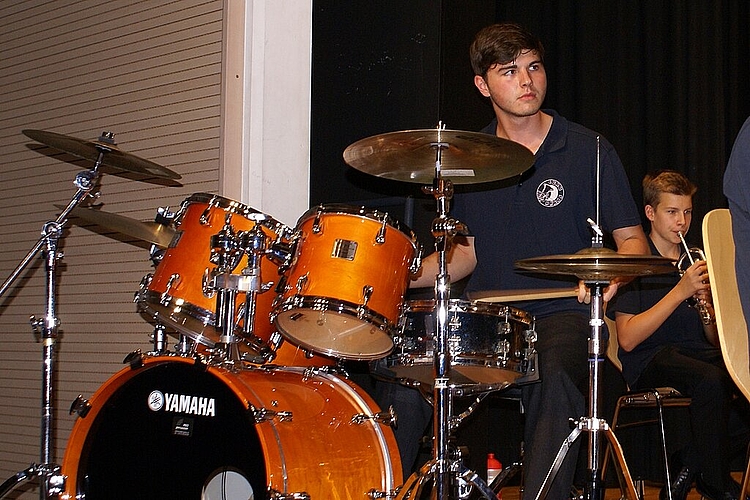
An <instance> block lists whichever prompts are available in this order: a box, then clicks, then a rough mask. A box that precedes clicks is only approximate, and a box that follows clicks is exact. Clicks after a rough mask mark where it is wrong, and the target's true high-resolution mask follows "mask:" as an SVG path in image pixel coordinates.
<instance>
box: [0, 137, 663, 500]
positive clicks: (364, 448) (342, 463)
mask: <svg viewBox="0 0 750 500" xmlns="http://www.w3.org/2000/svg"><path fill="white" fill-rule="evenodd" d="M23 132H24V134H25V135H27V136H28V137H30V138H32V139H34V140H35V141H38V142H41V143H42V144H45V145H47V146H50V147H53V148H56V149H60V150H62V151H65V152H68V153H71V154H73V155H76V156H78V157H81V158H84V159H88V160H91V161H93V162H94V166H93V167H92V168H91V169H89V170H88V171H85V172H82V173H79V174H78V175H77V176H76V180H75V185H76V187H77V188H78V190H77V192H76V193H75V195H74V196H73V198H72V199H71V201H70V202H69V203H68V205H66V206H65V207H60V208H61V209H62V211H61V212H60V214H59V216H58V217H57V218H56V219H55V220H54V221H51V222H48V223H46V224H45V226H44V229H43V231H42V237H41V238H40V240H39V241H38V242H37V243H36V244H35V245H34V247H33V248H32V250H31V251H30V252H29V253H28V254H27V256H26V257H25V258H24V259H23V261H22V262H21V263H20V264H19V266H18V267H17V268H16V270H15V271H14V272H13V273H12V274H11V276H10V277H9V278H8V280H7V281H6V282H5V283H4V284H3V285H2V288H0V296H2V294H3V293H4V292H5V291H6V290H7V289H8V287H9V286H10V285H11V284H12V282H13V281H14V280H15V279H16V278H17V277H18V275H19V274H20V273H21V272H22V271H23V269H24V268H25V267H26V266H27V265H28V263H29V262H30V261H31V259H32V258H34V257H35V256H36V255H37V254H38V253H39V252H40V251H41V252H42V253H43V256H44V258H45V262H46V281H47V287H46V289H47V296H46V299H47V300H46V302H47V308H46V312H45V317H44V318H43V319H40V320H36V321H33V322H32V325H33V327H34V328H35V329H36V330H37V331H38V332H39V333H40V334H41V338H42V339H43V342H42V343H43V371H44V373H43V394H42V410H43V411H42V413H43V415H42V430H41V431H42V445H41V447H42V450H41V460H40V463H39V464H32V465H31V466H30V467H29V468H28V469H26V470H24V471H21V472H19V473H18V474H16V475H15V476H14V477H11V478H9V479H8V480H7V481H6V482H5V483H3V484H2V485H0V498H2V497H3V496H5V495H6V494H7V493H8V492H9V491H10V490H11V489H13V488H14V487H15V486H16V485H17V484H19V483H20V482H22V481H25V480H30V479H39V481H40V485H41V486H40V495H41V498H74V497H75V498H101V497H104V498H111V497H113V496H116V497H124V496H125V495H128V496H130V495H132V496H135V497H143V496H148V497H154V498H175V497H179V498H183V497H191V498H192V497H196V496H198V495H199V494H200V495H201V498H204V499H213V498H250V499H252V498H273V499H289V500H291V499H299V500H302V499H313V500H314V499H319V498H326V499H327V498H372V499H374V498H396V499H404V500H408V499H417V498H424V495H425V494H428V493H427V492H428V491H429V495H430V498H436V499H441V500H442V499H448V498H461V499H464V498H473V496H472V495H479V496H480V497H482V498H487V499H494V498H496V495H497V493H496V491H495V489H497V485H496V484H495V485H493V484H490V485H488V484H487V483H486V482H485V481H483V480H482V478H480V477H479V475H478V474H477V473H475V472H473V471H471V470H469V469H468V468H467V467H466V466H465V465H464V464H463V463H462V460H461V456H460V455H461V453H460V452H458V450H456V449H455V448H456V447H455V445H454V444H453V440H452V431H453V430H454V429H455V428H456V427H457V426H458V425H459V424H460V420H461V419H460V418H456V416H455V415H453V398H454V397H456V396H463V395H467V394H477V393H478V394H480V395H486V394H489V393H491V392H494V391H497V390H499V389H504V388H507V387H508V386H510V385H514V384H516V385H521V384H524V383H531V382H534V381H535V380H536V379H538V373H537V366H536V352H535V350H534V342H535V341H536V334H535V332H534V319H533V317H531V316H530V315H529V314H527V313H526V312H524V311H522V310H519V309H515V308H513V307H509V306H506V305H503V304H501V303H500V302H502V299H499V298H498V297H505V298H506V300H507V301H512V300H519V299H517V297H528V296H529V295H534V294H535V293H536V292H534V291H518V293H517V294H516V295H513V293H510V294H509V293H507V292H502V293H501V292H484V293H482V294H478V296H475V297H472V299H473V300H457V299H451V298H450V288H451V283H450V276H449V274H448V259H447V254H448V251H449V250H450V247H451V245H452V244H453V239H454V237H456V236H457V235H460V234H466V233H467V228H466V227H465V226H464V225H463V224H462V223H461V222H460V221H458V220H455V219H453V218H451V217H450V216H449V204H450V200H451V198H452V194H453V184H454V183H455V184H473V183H483V182H488V181H495V180H500V179H506V178H510V177H513V176H516V175H519V174H521V173H522V172H524V171H525V170H526V169H527V168H529V167H530V166H531V165H532V163H533V155H532V154H531V153H530V152H529V151H528V150H526V149H525V148H524V147H522V146H520V145H518V144H516V143H513V142H511V141H506V140H502V139H499V138H496V137H493V136H489V135H486V134H480V133H473V132H463V131H452V130H446V129H445V128H444V127H442V126H438V127H437V128H436V129H427V130H410V131H403V132H393V133H387V134H382V135H378V136H373V137H370V138H367V139H364V140H361V141H358V142H355V143H354V144H352V145H350V146H349V147H348V148H346V150H345V152H344V159H345V161H346V162H347V163H348V164H349V165H350V166H352V167H353V168H355V169H358V170H361V171H363V172H365V173H367V174H370V175H374V176H378V177H383V178H387V179H392V180H397V181H402V182H409V183H417V184H422V190H423V191H424V192H425V193H426V194H431V195H432V196H433V197H434V199H435V201H436V206H437V210H436V217H435V219H434V220H433V222H432V226H431V232H432V235H433V236H434V239H435V250H436V251H435V254H436V255H437V262H438V271H437V274H436V276H435V287H434V293H435V296H434V299H432V300H418V301H409V300H405V295H406V291H407V288H408V285H409V280H410V277H411V276H412V275H413V274H414V273H416V272H417V271H419V270H420V268H421V264H422V262H421V258H422V256H421V250H420V247H419V245H418V242H417V239H416V237H415V235H414V233H413V232H412V231H411V230H410V229H409V228H408V227H406V226H405V225H404V224H402V223H400V222H399V221H398V220H396V219H395V218H394V217H392V216H391V215H389V214H388V213H385V212H381V211H378V210H372V209H368V208H365V207H353V206H348V205H340V204H329V205H320V206H317V207H313V208H311V209H310V210H308V211H307V212H306V213H305V214H303V215H302V216H301V217H300V218H299V220H298V222H297V225H296V226H295V227H294V228H290V227H287V226H285V225H284V224H282V223H280V222H278V221H276V220H275V219H273V218H272V217H270V216H269V215H267V214H264V213H262V212H259V211H257V210H255V209H253V208H251V207H249V206H246V205H244V204H242V203H239V202H236V201H234V200H230V199H227V198H223V197H221V196H218V195H212V194H206V193H197V194H194V195H192V196H190V197H188V198H187V199H186V200H185V201H184V202H183V203H182V204H181V206H180V207H179V209H178V210H177V211H176V212H174V213H172V212H170V211H169V210H168V209H159V210H158V212H157V216H156V218H155V221H153V222H141V221H137V220H133V219H130V218H127V217H123V216H120V215H117V214H112V213H107V212H104V211H101V210H96V209H94V208H91V207H85V206H84V205H83V202H84V201H86V200H87V199H88V198H89V197H92V193H91V191H92V190H93V189H94V187H95V186H96V184H97V181H98V178H99V176H100V167H101V166H103V165H106V166H109V167H113V168H115V169H119V170H122V171H126V172H129V173H133V174H138V175H141V176H143V175H145V176H151V177H156V178H161V179H165V180H171V181H174V180H176V179H179V175H177V174H176V173H174V172H172V171H170V170H168V169H166V168H164V167H161V166H159V165H156V164H154V163H152V162H149V161H147V160H143V159H140V158H137V157H136V156H134V155H131V154H129V153H125V152H123V151H121V150H120V149H119V148H118V147H117V145H116V143H115V142H114V137H113V135H112V134H111V133H106V132H105V133H103V134H102V136H101V137H100V138H99V139H98V140H95V141H85V140H80V139H75V138H72V137H68V136H63V135H61V134H56V133H51V132H45V131H39V130H24V131H23ZM73 216H74V217H78V218H80V219H82V220H84V221H87V222H92V223H95V224H98V225H100V226H102V227H106V228H108V229H111V230H114V231H116V232H118V233H121V234H124V235H127V236H130V237H133V238H136V239H138V240H140V241H144V242H147V243H150V244H151V245H152V246H151V259H152V260H153V262H154V264H155V268H154V271H153V272H152V273H149V274H147V275H146V276H144V278H143V280H142V281H141V283H140V286H139V287H138V290H137V291H136V292H135V303H136V304H137V309H138V311H139V312H140V314H141V315H142V316H143V317H144V318H145V319H146V320H147V321H148V322H149V323H150V324H152V325H153V328H154V334H153V349H152V350H151V351H150V352H148V353H142V352H140V350H138V351H135V352H133V353H131V354H130V355H128V356H127V357H126V359H125V362H126V364H127V366H126V367H125V368H124V369H122V370H121V371H119V372H118V373H116V374H115V375H114V376H113V377H112V378H110V379H109V380H108V381H107V382H106V383H105V384H104V385H103V386H102V387H101V388H99V389H98V390H97V391H96V392H95V394H94V395H93V396H92V397H91V399H88V400H87V399H84V398H82V397H80V396H79V398H78V399H77V400H76V401H74V403H73V405H72V406H71V413H75V414H77V415H78V419H77V421H76V423H75V425H74V427H73V429H72V431H71V435H70V437H69V440H68V445H67V448H66V451H65V456H64V458H63V461H62V463H61V465H57V464H55V463H54V460H53V459H52V444H51V441H52V439H51V436H52V399H53V390H54V387H53V372H54V350H55V344H56V339H57V327H58V324H59V320H58V318H57V316H56V298H55V290H56V274H57V269H56V264H57V261H58V259H59V258H60V255H59V253H58V252H57V243H58V240H59V238H60V237H61V234H62V229H63V227H64V226H65V224H66V223H67V222H68V220H69V218H70V217H73ZM592 228H593V229H594V232H595V233H596V235H599V236H596V235H595V238H594V240H593V241H592V248H591V249H585V250H584V251H581V252H579V253H578V254H575V255H572V256H571V255H566V256H549V257H541V258H536V259H528V260H526V261H520V262H518V263H517V266H518V267H519V268H521V269H524V270H527V271H531V272H541V273H546V274H561V275H568V276H575V277H578V278H579V279H581V280H584V282H585V283H586V284H587V286H589V288H590V290H591V296H592V301H591V322H590V324H591V337H590V339H589V347H590V352H589V366H590V384H589V389H590V391H589V392H590V395H589V415H587V416H585V417H582V418H581V419H580V420H579V421H578V422H577V425H576V426H575V428H574V429H573V432H572V433H571V436H570V438H569V439H568V440H566V442H565V443H563V445H562V447H561V450H560V454H559V455H558V458H557V459H556V461H555V463H554V464H553V465H552V468H551V469H550V474H549V477H548V479H549V481H551V480H552V479H553V478H554V475H555V474H556V472H557V469H558V468H559V466H560V464H561V463H562V460H563V459H564V458H565V453H566V452H567V449H568V448H569V446H570V444H571V443H572V442H573V441H574V440H575V439H576V438H577V437H578V436H579V435H580V434H581V433H582V432H588V433H589V434H590V436H591V439H589V471H590V485H589V486H590V490H591V492H592V493H591V495H590V497H592V498H593V497H594V496H595V493H593V491H594V490H596V489H597V487H598V486H599V483H600V481H601V478H600V477H598V475H599V465H598V464H599V462H600V451H599V447H600V443H599V441H600V440H599V437H598V436H599V435H603V436H606V437H607V439H608V440H609V442H610V443H611V444H612V445H614V448H615V450H616V456H617V458H619V463H620V465H621V466H622V469H623V471H624V477H625V482H626V483H628V484H627V485H626V488H627V493H628V495H630V498H637V496H636V495H635V489H634V487H633V486H632V480H631V479H630V477H629V473H628V472H627V466H626V465H625V463H624V459H623V458H622V453H621V450H620V449H619V444H618V443H617V440H616V438H615V437H614V435H613V433H612V431H611V429H609V427H608V426H607V424H606V421H604V420H603V419H602V418H601V417H600V416H599V413H598V412H599V390H600V389H599V385H600V373H601V372H600V371H601V367H602V363H603V359H604V356H603V351H604V348H603V343H602V341H601V328H602V324H603V320H602V290H603V288H604V287H605V286H606V285H607V284H608V283H609V280H610V279H612V278H614V277H617V276H639V275H643V274H651V273H660V272H668V268H669V269H671V264H669V262H668V261H666V260H664V259H658V258H651V257H646V256H642V257H641V256H627V257H624V256H621V255H619V254H616V253H614V252H609V251H606V250H605V249H603V248H602V247H601V232H600V231H599V229H598V226H597V225H596V224H595V223H593V222H592ZM667 266H668V268H667ZM573 293H575V292H574V291H573V290H549V291H543V292H542V293H541V294H539V293H537V294H536V297H535V298H553V297H558V296H571V295H572V294H573ZM503 294H504V295H503ZM172 338H173V339H175V340H176V342H174V345H173V346H172V347H171V348H170V346H169V343H170V339H172ZM348 360H354V361H368V362H380V361H385V363H386V364H387V366H388V367H389V368H390V370H391V371H392V372H393V373H395V376H394V379H393V382H394V383H402V384H404V385H409V386H419V387H420V388H421V389H422V390H423V392H425V394H427V392H428V391H429V392H431V398H430V399H431V402H432V404H433V409H434V414H433V416H434V418H433V422H434V423H433V442H432V449H433V453H432V460H430V461H429V462H428V463H427V464H426V465H425V466H424V467H422V468H421V469H420V471H418V472H417V473H415V474H414V475H412V476H411V477H410V478H402V477H401V463H400V459H399V453H398V449H397V445H396V442H395V438H394V435H393V432H392V429H391V426H392V425H393V424H394V423H395V419H396V416H395V415H394V414H393V411H392V410H390V411H389V410H385V411H381V409H380V408H378V406H377V404H376V403H375V402H374V401H373V400H372V399H371V398H370V396H368V395H367V394H366V393H365V392H364V391H363V390H362V389H361V388H360V387H358V386H357V385H356V384H354V383H353V382H352V381H350V380H349V379H348V377H347V375H346V373H345V372H344V371H343V370H342V368H341V364H342V363H340V362H341V361H348ZM292 422H293V423H292ZM300 426H302V427H300ZM618 450H619V451H618ZM136 478H137V479H136ZM546 489H547V482H545V487H543V488H542V490H541V491H540V492H539V496H538V497H537V498H544V496H545V495H546Z"/></svg>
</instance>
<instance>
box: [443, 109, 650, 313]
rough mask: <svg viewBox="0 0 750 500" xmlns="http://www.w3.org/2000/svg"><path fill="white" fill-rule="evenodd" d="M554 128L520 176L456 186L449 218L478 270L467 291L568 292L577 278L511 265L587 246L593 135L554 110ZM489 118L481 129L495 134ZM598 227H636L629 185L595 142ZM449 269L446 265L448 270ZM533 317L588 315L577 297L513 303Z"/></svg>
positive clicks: (608, 151)
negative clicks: (459, 226)
mask: <svg viewBox="0 0 750 500" xmlns="http://www.w3.org/2000/svg"><path fill="white" fill-rule="evenodd" d="M545 112H546V113H548V114H549V115H551V116H552V118H553V121H552V127H551V128H550V131H549V133H548V134H547V137H546V138H545V140H544V142H543V143H542V145H541V147H540V148H539V151H538V152H537V153H536V155H535V161H534V165H533V167H531V169H529V170H528V171H527V172H525V173H524V174H523V175H522V176H520V178H519V177H515V178H513V179H510V180H504V181H499V182H495V183H488V184H487V185H486V186H485V185H481V184H479V185H471V186H461V188H464V187H466V189H465V191H466V192H460V193H459V192H457V193H456V195H455V197H454V202H455V203H454V205H455V206H454V210H453V212H452V215H453V216H454V217H455V218H457V219H458V220H459V221H461V222H463V223H465V224H466V225H467V226H468V229H469V231H470V233H471V234H472V235H473V236H474V237H475V247H476V252H477V261H478V263H477V267H476V269H475V270H474V272H473V274H472V276H471V278H470V280H469V282H468V283H467V287H466V292H470V291H475V290H517V289H534V288H552V287H560V288H572V287H574V286H575V284H576V283H577V282H578V280H577V278H575V277H569V276H548V277H540V276H539V275H533V274H525V273H523V272H521V271H516V270H515V269H514V265H515V262H516V261H518V260H521V259H526V258H531V257H541V256H545V255H558V254H573V253H575V252H577V251H579V250H581V249H583V248H588V247H591V236H592V232H591V229H590V226H589V224H588V222H587V220H586V219H587V218H591V219H593V220H597V214H596V195H597V189H596V185H597V182H596V172H597V140H596V138H597V134H596V133H595V132H594V131H592V130H589V129H587V128H585V127H583V126H581V125H578V124H576V123H572V122H569V121H568V120H566V119H565V118H563V117H562V116H560V115H559V114H558V113H557V112H555V111H553V110H545ZM496 124H497V122H496V121H494V120H493V122H492V123H490V124H489V125H488V126H487V127H486V128H485V129H484V130H482V132H485V133H488V134H494V133H495V130H496ZM599 149H600V162H599V163H600V170H601V183H600V185H601V189H600V192H601V207H600V214H599V222H600V226H601V227H602V229H603V230H604V231H606V232H611V231H613V230H615V229H619V228H622V227H627V226H635V225H639V224H640V223H641V220H640V215H639V212H638V209H637V208H636V205H635V202H634V201H633V197H632V194H631V192H630V185H629V183H628V179H627V176H626V174H625V171H624V169H623V166H622V163H621V162H620V159H619V157H618V156H617V153H616V152H615V150H614V147H613V146H612V145H611V144H610V143H609V142H608V141H607V140H605V139H604V138H600V147H599ZM449 272H450V268H449ZM516 305H518V306H519V307H522V308H523V309H524V310H526V311H527V312H529V313H531V314H533V315H535V316H536V317H543V316H546V315H549V314H554V313H557V312H565V311H581V312H584V313H586V314H588V312H589V310H590V306H588V305H585V304H579V303H578V301H577V300H576V299H575V298H570V299H567V298H566V299H553V300H538V301H528V302H523V303H518V304H516Z"/></svg>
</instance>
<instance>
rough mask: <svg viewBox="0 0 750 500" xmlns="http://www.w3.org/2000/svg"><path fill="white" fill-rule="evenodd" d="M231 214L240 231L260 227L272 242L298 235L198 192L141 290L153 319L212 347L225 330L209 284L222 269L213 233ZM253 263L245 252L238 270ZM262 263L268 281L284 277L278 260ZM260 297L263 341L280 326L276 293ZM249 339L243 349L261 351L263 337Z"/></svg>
mask: <svg viewBox="0 0 750 500" xmlns="http://www.w3.org/2000/svg"><path fill="white" fill-rule="evenodd" d="M227 217H230V224H231V226H232V228H233V229H234V231H235V232H236V233H238V232H240V231H248V230H251V229H253V228H255V227H256V225H258V226H260V228H261V229H262V231H263V234H264V235H265V236H266V238H267V241H268V245H269V246H277V247H279V246H283V245H284V244H286V243H288V242H289V241H290V238H291V237H292V235H293V232H292V230H291V229H290V228H288V227H287V226H285V225H284V224H281V223H280V222H277V221H276V220H274V219H273V218H271V217H269V216H267V215H265V214H262V213H261V212H258V211H257V210H255V209H253V208H251V207H248V206H245V205H242V204H241V203H237V202H236V201H232V200H229V199H227V198H222V197H221V196H217V195H211V194H205V193H199V194H194V195H192V196H191V197H189V198H188V199H187V200H185V201H184V202H183V204H182V206H181V208H180V210H179V211H178V212H177V215H176V216H175V225H176V233H175V236H174V238H173V239H172V243H171V244H170V245H169V248H168V249H167V250H166V252H165V253H164V255H163V257H162V259H161V261H160V262H159V265H158V266H157V268H156V270H155V271H154V273H153V274H149V275H147V276H146V277H144V279H143V281H142V283H141V289H140V291H139V292H138V293H137V294H136V302H137V303H138V306H139V309H140V310H141V312H142V313H143V314H144V315H145V316H147V317H148V318H149V320H154V321H157V322H159V323H162V324H164V325H165V326H167V327H171V328H174V329H175V330H176V331H177V332H178V333H180V334H184V335H186V336H187V337H188V338H190V339H192V340H194V341H195V342H197V343H198V344H200V345H203V346H206V347H208V348H212V347H213V346H214V344H215V343H216V342H217V341H218V340H219V333H218V332H217V330H216V329H215V328H214V325H215V311H216V296H215V292H213V291H211V290H208V289H206V287H205V286H204V285H205V280H206V277H207V276H208V274H209V272H210V271H211V270H213V269H215V268H216V265H215V264H212V263H211V262H210V256H211V237H212V236H214V235H216V234H218V233H219V232H220V231H221V230H222V228H223V227H224V225H225V223H226V220H227ZM286 257H288V255H287V256H286ZM247 265H248V260H247V256H243V257H242V260H241V261H240V263H239V264H238V265H237V267H236V268H235V271H234V272H235V273H240V271H241V270H242V268H244V267H246V266H247ZM260 268H261V278H262V280H263V281H264V282H272V283H274V284H276V283H277V282H278V279H279V263H278V262H274V261H273V260H271V259H269V258H263V259H262V260H261V265H260ZM244 296H245V295H244V294H242V295H239V297H244ZM256 297H257V298H256V305H255V324H254V335H255V336H257V337H258V338H259V339H260V340H261V344H263V342H265V341H267V340H268V339H269V337H270V336H271V334H272V333H273V330H274V328H273V324H272V323H271V320H270V314H271V309H272V304H273V300H274V294H273V291H272V290H269V291H267V292H264V293H258V294H257V296H256ZM238 302H240V301H239V300H238ZM238 307H239V305H238ZM249 340H250V339H245V340H241V341H240V350H241V351H243V352H255V351H256V350H257V348H258V341H257V340H256V341H254V342H250V341H249Z"/></svg>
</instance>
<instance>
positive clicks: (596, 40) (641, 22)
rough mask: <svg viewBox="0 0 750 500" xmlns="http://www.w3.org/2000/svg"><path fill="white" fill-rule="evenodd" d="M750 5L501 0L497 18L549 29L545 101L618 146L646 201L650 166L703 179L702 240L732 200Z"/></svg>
mask: <svg viewBox="0 0 750 500" xmlns="http://www.w3.org/2000/svg"><path fill="white" fill-rule="evenodd" d="M749 5H750V3H748V2H747V1H746V0H724V1H713V0H698V1H690V0H671V1H670V0H661V1H655V0H622V1H609V2H606V1H605V2H597V1H594V0H590V1H589V0H585V1H581V0H567V1H565V0H561V1H556V2H550V1H543V0H530V1H524V2H516V1H498V2H497V3H496V7H497V11H496V13H497V15H496V20H497V21H506V20H508V21H516V22H520V23H522V24H524V25H526V26H527V27H529V28H530V29H531V30H532V31H533V32H535V33H536V34H538V35H539V36H540V37H541V38H542V41H543V43H544V45H545V49H546V50H547V57H546V65H547V72H548V79H549V91H548V94H547V101H546V105H547V106H549V107H552V108H556V109H557V110H558V111H559V112H560V113H562V114H563V115H564V116H566V117H568V118H569V119H572V120H574V121H577V122H579V123H581V124H583V125H585V126H587V127H589V128H592V129H594V130H596V131H598V132H600V133H601V134H602V135H604V136H605V137H607V138H608V139H609V140H610V141H611V142H612V143H613V144H614V145H615V147H616V148H617V151H618V153H619V154H620V157H621V159H622V161H623V164H624V165H625V168H626V170H627V172H628V177H629V179H630V182H631V186H632V190H633V195H634V197H635V199H636V202H637V203H638V204H639V205H640V204H641V200H642V196H641V180H642V179H643V176H644V175H645V174H646V173H648V172H653V171H656V170H660V169H664V168H670V169H674V170H678V171H680V172H682V173H684V174H685V175H687V176H688V177H689V178H690V179H691V180H692V181H693V182H695V183H696V184H697V185H698V188H699V190H698V193H697V194H696V197H695V199H694V216H693V227H692V231H691V241H693V242H696V243H700V242H701V241H702V239H701V237H700V233H701V229H700V224H701V221H702V219H703V216H704V215H705V213H706V212H708V211H709V210H711V209H713V208H717V207H725V206H726V199H725V198H724V196H723V194H722V176H723V172H724V168H725V166H726V163H727V160H728V158H729V153H730V151H731V146H732V143H733V141H734V138H735V136H736V135H737V133H738V131H739V128H740V126H741V125H742V123H743V121H744V120H745V118H746V117H747V116H748V115H750V103H749V102H748V99H747V98H746V96H747V94H748V89H749V88H750V63H749V62H748V55H749V52H750V38H749V34H748V33H749V32H750V31H749V30H748V24H749V23H748V22H749V21H750V17H749V8H748V6H749ZM748 188H750V186H748ZM604 195H606V193H604ZM644 222H645V220H644Z"/></svg>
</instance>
